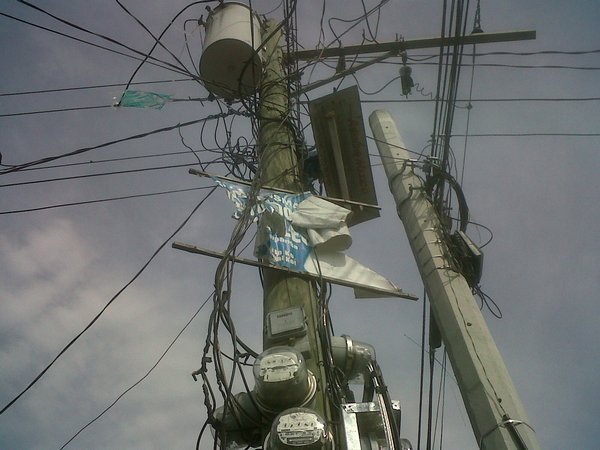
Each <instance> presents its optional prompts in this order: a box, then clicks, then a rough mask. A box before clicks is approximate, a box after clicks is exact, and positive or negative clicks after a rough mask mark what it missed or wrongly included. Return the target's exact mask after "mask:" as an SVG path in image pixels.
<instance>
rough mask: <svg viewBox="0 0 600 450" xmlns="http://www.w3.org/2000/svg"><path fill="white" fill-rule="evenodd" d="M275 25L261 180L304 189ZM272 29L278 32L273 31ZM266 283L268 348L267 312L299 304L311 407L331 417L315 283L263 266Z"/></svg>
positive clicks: (268, 39) (269, 49) (268, 46)
mask: <svg viewBox="0 0 600 450" xmlns="http://www.w3.org/2000/svg"><path fill="white" fill-rule="evenodd" d="M277 25H278V23H277V22H276V21H274V20H269V21H268V22H267V24H266V28H265V30H264V31H263V42H264V43H265V59H266V61H265V71H264V74H263V79H262V82H261V84H262V86H261V90H260V107H259V116H260V132H259V158H260V162H259V170H260V177H261V185H263V186H265V185H268V186H269V187H274V188H281V189H287V190H290V191H294V192H301V191H302V184H301V181H300V169H299V166H298V160H297V157H296V148H295V147H296V146H295V140H294V136H293V134H292V132H291V130H290V128H289V124H288V114H289V93H288V89H287V84H286V74H285V70H284V65H283V63H284V59H283V52H282V50H281V47H280V44H279V41H280V38H281V31H280V30H277V31H275V30H276V28H277ZM273 33H275V34H274V35H273V36H271V35H272V34H273ZM263 286H264V294H263V347H264V350H266V349H267V348H269V347H270V346H271V344H270V343H269V341H268V337H267V334H266V333H267V318H268V315H269V314H270V313H273V312H275V311H279V310H285V309H288V308H292V307H301V308H302V310H303V311H304V315H305V320H306V328H307V338H308V339H307V341H308V352H306V351H305V350H306V349H304V353H305V354H306V353H308V357H307V358H306V362H307V367H308V370H310V371H311V372H312V373H313V374H314V376H315V377H316V379H317V392H316V399H315V405H314V408H313V409H314V410H315V411H317V412H319V413H320V414H321V415H322V416H323V417H324V418H326V419H327V420H330V419H331V413H330V410H329V403H328V401H327V395H326V394H327V381H326V377H325V372H324V369H323V364H322V361H323V348H322V345H321V340H320V338H319V332H318V329H319V328H318V317H319V315H318V304H317V298H316V295H315V291H314V289H313V286H312V285H311V282H310V281H309V280H307V279H305V278H301V277H299V276H295V275H293V274H291V273H290V274H288V273H282V272H280V271H276V270H273V269H265V270H264V271H263ZM295 344H296V343H295V342H294V341H293V340H292V341H290V342H288V343H287V345H290V346H292V347H294V346H295ZM299 350H300V349H299ZM300 351H302V350H300Z"/></svg>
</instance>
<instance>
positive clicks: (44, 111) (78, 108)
mask: <svg viewBox="0 0 600 450" xmlns="http://www.w3.org/2000/svg"><path fill="white" fill-rule="evenodd" d="M207 100H209V98H170V99H169V100H168V101H169V103H176V102H200V103H201V104H202V102H203V101H207ZM117 106H118V105H95V106H73V107H70V108H57V109H42V110H38V111H22V112H17V113H7V114H0V117H15V116H31V115H36V114H50V113H58V112H69V111H85V110H90V109H107V108H116V107H117ZM120 107H123V106H122V105H120ZM126 107H127V106H126Z"/></svg>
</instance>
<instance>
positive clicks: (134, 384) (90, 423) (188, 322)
mask: <svg viewBox="0 0 600 450" xmlns="http://www.w3.org/2000/svg"><path fill="white" fill-rule="evenodd" d="M212 295H213V294H210V295H209V296H208V297H207V298H206V300H204V302H202V304H201V305H200V307H199V308H198V309H196V312H194V314H192V317H190V319H189V320H188V321H187V322H186V323H185V325H184V326H183V328H181V330H179V332H178V333H177V334H176V335H175V337H174V338H173V339H172V340H171V342H170V343H169V345H167V347H166V348H165V349H164V350H163V352H162V353H161V354H160V356H159V357H158V359H157V360H156V362H155V363H154V364H153V365H152V367H150V369H148V371H147V372H146V373H145V374H144V375H143V376H142V377H141V378H140V379H139V380H137V381H136V382H135V383H133V384H132V385H131V386H129V387H128V388H127V389H125V390H124V391H123V392H122V393H121V394H119V395H118V396H117V398H115V399H114V400H113V402H112V403H110V404H109V405H108V406H107V407H106V408H104V409H103V410H102V411H101V412H100V413H99V414H98V415H97V416H95V417H94V418H93V419H92V420H90V421H89V422H88V423H86V424H85V425H84V426H83V427H81V428H80V429H79V430H77V432H76V433H75V434H74V435H73V436H71V437H70V438H69V440H67V441H66V442H65V443H64V444H63V445H62V446H61V447H60V450H62V449H63V448H65V447H67V446H68V445H69V444H70V443H71V442H73V441H74V440H75V438H77V436H79V435H80V434H81V433H82V432H83V431H84V430H85V429H86V428H88V427H90V426H91V425H93V424H94V423H95V422H96V421H97V420H98V419H100V418H101V417H102V416H103V415H104V414H106V413H107V412H108V411H110V410H111V409H112V407H113V406H115V405H116V404H117V403H118V402H119V400H121V399H122V398H123V397H125V396H126V395H127V394H128V393H129V392H130V391H132V390H133V389H134V388H136V387H137V386H138V385H139V384H140V383H142V382H143V381H144V380H145V379H146V378H148V377H149V376H150V374H151V373H152V372H153V371H154V369H156V367H157V366H158V365H159V364H160V362H161V361H162V360H163V358H164V357H165V356H166V355H167V353H169V350H171V348H172V347H173V346H174V345H175V343H176V342H177V341H178V340H179V338H180V337H181V335H182V334H183V333H184V331H185V330H186V329H187V327H189V326H190V324H191V323H192V322H193V321H194V319H195V318H196V316H197V315H198V314H199V313H200V311H202V308H204V306H205V305H206V304H207V303H208V301H209V300H210V298H211V297H212Z"/></svg>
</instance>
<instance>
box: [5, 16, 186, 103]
mask: <svg viewBox="0 0 600 450" xmlns="http://www.w3.org/2000/svg"><path fill="white" fill-rule="evenodd" d="M0 14H1V13H0ZM189 81H193V82H196V80H195V79H194V78H178V79H173V80H154V81H150V80H148V81H136V82H133V83H130V85H143V84H163V83H181V82H189ZM125 85H126V83H107V84H92V85H88V86H71V87H65V88H53V89H36V90H29V91H19V92H5V93H2V92H0V97H9V96H16V95H32V94H50V93H55V92H69V91H84V90H90V89H102V88H111V87H121V86H125Z"/></svg>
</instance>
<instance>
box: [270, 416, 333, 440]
mask: <svg viewBox="0 0 600 450" xmlns="http://www.w3.org/2000/svg"><path fill="white" fill-rule="evenodd" d="M264 448H265V450H288V449H289V450H331V449H332V448H333V439H332V436H331V433H330V432H329V428H328V426H327V423H326V422H325V420H324V419H323V418H322V417H321V416H320V415H319V414H318V413H316V412H315V411H313V410H311V409H307V408H291V409H287V410H285V411H283V412H282V413H281V414H279V415H278V416H277V417H276V418H275V420H274V421H273V425H272V426H271V431H270V433H269V434H268V435H267V439H266V441H265V445H264Z"/></svg>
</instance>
